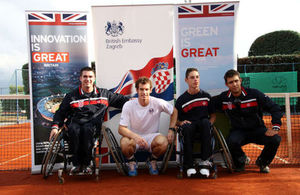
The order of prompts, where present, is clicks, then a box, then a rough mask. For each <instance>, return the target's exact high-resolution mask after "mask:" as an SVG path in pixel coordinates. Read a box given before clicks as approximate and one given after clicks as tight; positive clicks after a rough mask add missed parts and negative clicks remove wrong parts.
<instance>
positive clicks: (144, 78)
mask: <svg viewBox="0 0 300 195" xmlns="http://www.w3.org/2000/svg"><path fill="white" fill-rule="evenodd" d="M140 83H141V84H143V85H145V84H147V83H149V85H150V89H152V82H151V80H150V79H149V78H147V77H140V78H139V79H138V80H137V81H136V82H135V88H136V89H139V85H140Z"/></svg>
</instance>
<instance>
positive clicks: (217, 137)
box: [176, 126, 233, 179]
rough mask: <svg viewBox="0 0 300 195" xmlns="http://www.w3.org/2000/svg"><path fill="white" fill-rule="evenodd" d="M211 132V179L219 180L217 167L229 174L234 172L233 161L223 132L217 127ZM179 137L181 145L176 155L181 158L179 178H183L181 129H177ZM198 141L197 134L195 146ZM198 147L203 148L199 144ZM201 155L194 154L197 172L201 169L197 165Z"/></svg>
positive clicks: (213, 127)
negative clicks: (223, 168) (226, 170)
mask: <svg viewBox="0 0 300 195" xmlns="http://www.w3.org/2000/svg"><path fill="white" fill-rule="evenodd" d="M211 131H212V138H211V147H212V151H213V152H212V156H211V157H210V159H209V160H210V161H211V162H212V166H211V167H210V172H211V174H210V176H209V178H213V179H215V178H217V172H218V169H217V165H220V166H222V167H225V168H227V169H228V170H229V172H233V161H232V157H231V154H230V151H229V149H228V146H227V144H226V141H225V139H224V136H223V134H222V132H221V131H220V130H219V129H217V128H216V127H215V126H212V127H211ZM177 135H178V143H179V147H178V149H177V150H176V155H177V156H179V173H178V175H177V177H178V178H183V170H184V166H183V158H184V152H183V151H184V147H183V144H184V136H183V130H182V128H181V127H178V128H177ZM197 141H199V135H197V134H196V136H195V140H194V145H195V143H199V142H197ZM197 146H198V147H199V146H200V147H201V145H199V144H198V145H197ZM197 149H199V148H197ZM194 150H195V146H194ZM200 155H201V154H200V153H199V152H196V151H194V152H193V158H194V165H195V168H196V170H198V169H200V167H199V166H198V163H197V159H199V158H200ZM197 172H198V171H197Z"/></svg>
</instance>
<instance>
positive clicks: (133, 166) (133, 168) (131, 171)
mask: <svg viewBox="0 0 300 195" xmlns="http://www.w3.org/2000/svg"><path fill="white" fill-rule="evenodd" d="M127 166H128V175H129V176H130V177H134V176H137V163H136V161H129V162H128V164H127Z"/></svg>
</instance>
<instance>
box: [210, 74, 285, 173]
mask: <svg viewBox="0 0 300 195" xmlns="http://www.w3.org/2000/svg"><path fill="white" fill-rule="evenodd" d="M224 80H225V84H226V86H227V87H228V89H229V90H228V91H224V92H223V93H221V94H220V95H219V96H217V97H216V99H215V101H216V103H215V105H216V108H217V109H220V110H221V109H222V110H223V111H224V112H225V114H226V115H227V116H228V118H229V119H230V122H231V126H232V128H231V130H230V133H229V136H228V138H227V144H228V147H229V150H230V152H231V155H232V158H233V162H234V165H235V171H237V172H240V171H244V170H245V164H247V162H248V161H250V159H249V158H248V157H247V156H246V154H245V153H244V151H243V150H242V146H243V145H246V144H248V143H256V144H260V145H264V149H263V150H262V152H261V154H260V156H259V157H258V158H257V160H256V165H257V166H258V167H259V168H260V172H262V173H269V171H270V170H269V164H270V163H271V162H272V160H273V159H274V157H275V154H276V152H277V149H278V147H279V144H280V141H281V137H280V136H279V135H278V132H279V130H280V126H281V117H282V113H281V111H280V107H279V106H278V105H277V104H275V103H274V102H273V101H272V100H271V99H270V98H269V97H268V96H266V95H265V94H263V93H262V92H260V91H258V90H257V89H252V88H244V87H242V79H241V78H240V73H239V72H238V71H236V70H228V71H227V72H226V73H225V75H224ZM263 111H267V112H269V113H270V114H271V116H272V121H271V122H272V125H273V127H272V129H267V128H266V126H265V124H264V121H263V118H262V116H263Z"/></svg>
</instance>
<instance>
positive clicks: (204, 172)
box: [199, 160, 212, 177]
mask: <svg viewBox="0 0 300 195" xmlns="http://www.w3.org/2000/svg"><path fill="white" fill-rule="evenodd" d="M199 166H200V167H202V168H201V169H200V171H199V172H200V174H201V175H203V176H206V177H209V168H206V167H212V163H211V162H210V161H209V160H205V161H203V160H201V161H200V162H199Z"/></svg>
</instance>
